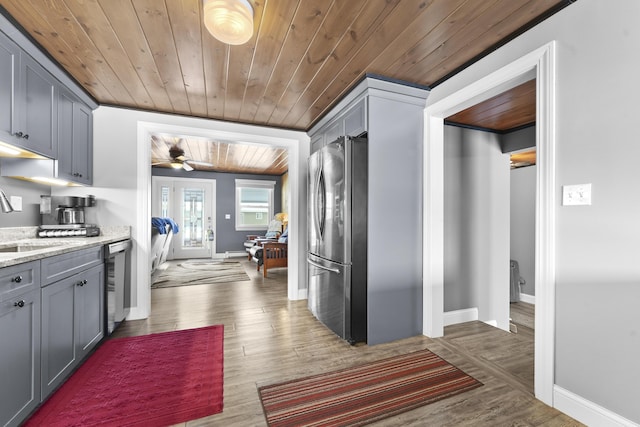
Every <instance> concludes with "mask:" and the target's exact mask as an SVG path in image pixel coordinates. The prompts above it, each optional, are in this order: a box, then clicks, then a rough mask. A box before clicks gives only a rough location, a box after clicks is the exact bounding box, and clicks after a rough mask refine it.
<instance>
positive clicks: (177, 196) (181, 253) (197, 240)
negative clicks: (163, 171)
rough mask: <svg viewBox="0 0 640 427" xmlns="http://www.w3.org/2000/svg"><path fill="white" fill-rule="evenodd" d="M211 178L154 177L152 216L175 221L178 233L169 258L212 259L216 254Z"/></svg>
mask: <svg viewBox="0 0 640 427" xmlns="http://www.w3.org/2000/svg"><path fill="white" fill-rule="evenodd" d="M215 192H216V181H215V180H212V179H189V178H171V177H160V176H154V177H152V200H151V205H152V208H151V215H152V216H158V217H169V218H172V219H173V220H174V221H175V222H176V223H177V224H178V228H179V231H178V233H177V234H175V235H174V236H173V239H172V240H171V247H170V249H169V255H168V257H167V258H168V259H185V258H211V257H212V256H213V255H214V254H215V253H216V244H215V243H216V242H215V218H216V216H215Z"/></svg>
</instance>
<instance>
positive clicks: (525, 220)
mask: <svg viewBox="0 0 640 427" xmlns="http://www.w3.org/2000/svg"><path fill="white" fill-rule="evenodd" d="M536 172H537V167H536V166H535V165H534V166H527V167H524V168H518V169H513V170H512V171H511V174H510V175H511V200H510V203H511V227H510V228H511V259H513V260H516V261H518V265H519V267H520V276H521V277H522V278H523V279H524V280H525V281H526V283H525V284H524V285H522V286H520V292H522V293H524V294H527V295H535V294H536V291H535V283H536V277H535V267H536V254H535V249H536Z"/></svg>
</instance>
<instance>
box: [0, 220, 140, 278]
mask: <svg viewBox="0 0 640 427" xmlns="http://www.w3.org/2000/svg"><path fill="white" fill-rule="evenodd" d="M36 228H37V227H36ZM5 230H6V229H5ZM2 231H3V229H0V248H2V247H6V246H11V245H15V244H20V245H35V246H38V245H51V247H50V248H44V249H38V250H34V251H26V252H16V253H10V254H9V253H4V254H3V255H2V257H0V268H3V267H10V266H12V265H17V264H22V263H25V262H30V261H37V260H41V259H44V258H48V257H51V256H55V255H60V254H64V253H67V252H73V251H78V250H82V249H87V248H91V247H95V246H104V245H107V244H109V243H113V242H118V241H121V240H127V239H130V238H131V227H129V226H113V227H101V228H100V236H96V237H59V238H57V237H53V238H38V237H27V238H17V239H16V238H11V237H12V236H15V233H13V234H11V233H4V234H3V233H2ZM11 231H15V230H11ZM8 237H9V238H8Z"/></svg>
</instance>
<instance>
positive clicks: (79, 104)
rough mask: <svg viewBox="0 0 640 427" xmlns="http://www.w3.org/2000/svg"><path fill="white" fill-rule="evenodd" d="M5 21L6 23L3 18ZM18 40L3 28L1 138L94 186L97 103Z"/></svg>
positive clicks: (66, 175) (0, 45)
mask: <svg viewBox="0 0 640 427" xmlns="http://www.w3.org/2000/svg"><path fill="white" fill-rule="evenodd" d="M2 25H4V26H7V25H8V24H6V23H3V21H2V19H1V17H0V26H2ZM2 29H3V31H6V30H7V29H5V28H4V27H3V28H2ZM8 34H9V33H8ZM14 40H15V41H14ZM16 41H18V39H16V38H15V37H13V36H12V38H9V37H7V36H6V35H5V34H4V33H3V32H0V140H1V141H4V142H7V143H9V144H12V145H15V146H17V147H20V148H23V149H25V150H28V151H30V152H33V153H36V154H40V155H42V156H45V157H48V158H51V159H56V160H58V161H59V163H58V170H57V177H58V178H61V179H66V180H68V181H72V182H75V183H78V184H83V185H91V184H92V183H93V114H92V108H91V106H93V107H94V108H95V106H96V105H94V104H93V102H92V101H91V100H89V98H88V96H86V94H84V93H83V92H81V90H80V89H78V88H76V87H74V86H73V84H72V83H68V84H66V85H65V84H63V83H61V81H62V82H65V81H67V80H66V78H65V77H64V76H62V77H61V76H60V73H59V72H58V69H57V68H55V64H48V65H45V66H43V65H41V63H44V64H47V61H48V60H47V59H46V58H42V57H41V56H39V55H38V53H39V52H38V51H34V49H33V48H32V47H31V46H30V45H29V42H28V41H25V40H21V41H20V42H19V43H16ZM27 52H29V53H31V55H30V54H29V53H27ZM32 55H33V56H32ZM34 58H39V59H38V60H36V59H34ZM39 61H44V62H39ZM55 76H58V78H56V77H55Z"/></svg>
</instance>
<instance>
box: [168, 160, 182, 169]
mask: <svg viewBox="0 0 640 427" xmlns="http://www.w3.org/2000/svg"><path fill="white" fill-rule="evenodd" d="M170 165H171V167H172V168H174V169H181V168H182V162H178V161H173V162H171V163H170Z"/></svg>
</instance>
